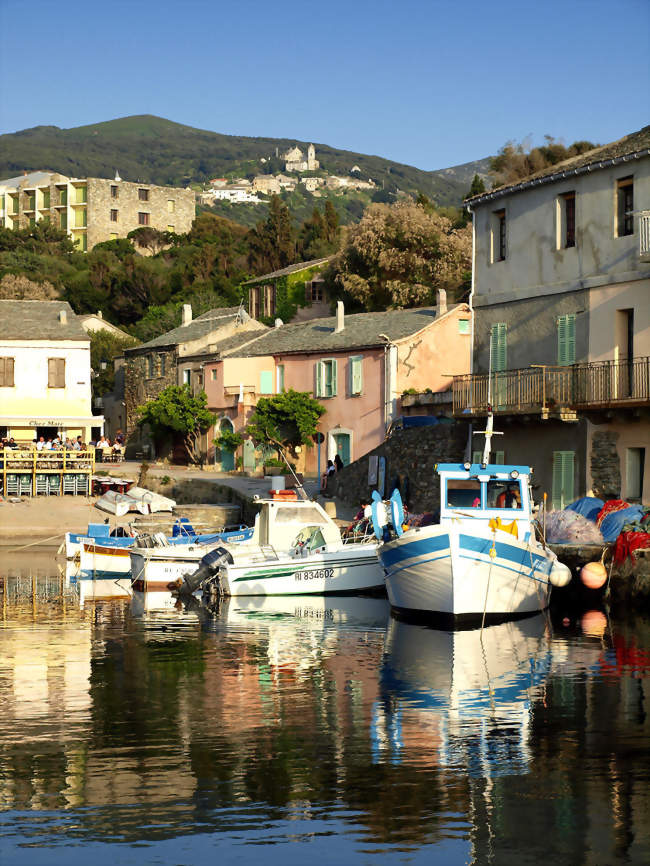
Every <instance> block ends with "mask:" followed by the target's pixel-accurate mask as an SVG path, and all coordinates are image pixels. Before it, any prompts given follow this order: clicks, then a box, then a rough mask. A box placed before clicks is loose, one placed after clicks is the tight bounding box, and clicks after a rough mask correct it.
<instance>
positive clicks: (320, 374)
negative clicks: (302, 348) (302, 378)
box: [316, 361, 325, 397]
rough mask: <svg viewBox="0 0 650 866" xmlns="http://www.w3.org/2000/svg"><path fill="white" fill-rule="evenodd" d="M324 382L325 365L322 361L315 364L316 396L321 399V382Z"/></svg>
mask: <svg viewBox="0 0 650 866" xmlns="http://www.w3.org/2000/svg"><path fill="white" fill-rule="evenodd" d="M324 380H325V365H324V363H323V361H317V362H316V396H317V397H323V396H324V395H323V382H324Z"/></svg>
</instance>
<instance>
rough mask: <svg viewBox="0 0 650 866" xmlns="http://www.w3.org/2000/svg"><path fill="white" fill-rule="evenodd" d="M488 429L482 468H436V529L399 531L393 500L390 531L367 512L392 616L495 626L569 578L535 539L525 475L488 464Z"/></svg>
mask: <svg viewBox="0 0 650 866" xmlns="http://www.w3.org/2000/svg"><path fill="white" fill-rule="evenodd" d="M491 422H492V417H491V416H490V417H489V419H488V429H487V430H486V431H485V433H486V446H485V451H484V454H483V462H481V463H474V464H470V463H445V464H439V465H438V467H437V472H438V476H439V478H440V522H439V523H438V524H437V525H434V526H427V527H421V528H420V527H415V528H411V529H408V530H406V531H404V530H403V528H402V518H403V512H401V500H400V499H399V493H397V494H396V495H394V496H393V498H392V499H393V501H392V502H391V505H390V511H391V515H392V517H391V521H390V523H392V527H390V525H389V522H388V521H386V525H385V526H382V525H381V523H382V520H381V519H380V518H379V517H378V513H379V509H378V508H377V504H376V503H375V506H373V508H374V514H375V518H374V521H375V525H376V526H375V531H376V533H377V534H378V536H379V535H382V537H384V538H385V541H384V543H383V544H382V545H381V546H380V548H379V558H380V560H381V563H382V565H383V567H384V570H385V573H386V589H387V591H388V598H389V601H390V603H391V605H392V606H393V608H395V609H396V610H398V611H402V612H405V613H410V614H421V615H426V616H433V615H436V614H437V615H442V616H445V617H448V618H451V619H453V620H454V621H455V622H462V621H465V620H476V619H480V620H481V621H482V622H495V621H499V620H504V619H508V618H512V617H517V616H523V615H527V614H532V613H536V612H539V611H541V610H544V608H546V607H547V606H548V603H549V597H550V590H551V585H556V586H564V585H565V584H566V583H568V582H569V580H570V579H571V572H570V571H569V569H568V568H567V567H566V566H565V565H562V564H561V563H560V562H558V560H557V557H556V556H555V554H554V553H553V551H552V550H550V548H548V547H547V546H546V545H545V544H544V543H543V542H542V541H538V540H537V538H536V535H535V526H534V521H533V515H532V508H533V502H532V497H531V492H530V484H529V481H530V474H531V469H530V468H529V467H528V466H514V465H501V464H490V463H489V453H490V448H489V440H490V436H492V435H493V433H492V426H491ZM376 498H378V497H376Z"/></svg>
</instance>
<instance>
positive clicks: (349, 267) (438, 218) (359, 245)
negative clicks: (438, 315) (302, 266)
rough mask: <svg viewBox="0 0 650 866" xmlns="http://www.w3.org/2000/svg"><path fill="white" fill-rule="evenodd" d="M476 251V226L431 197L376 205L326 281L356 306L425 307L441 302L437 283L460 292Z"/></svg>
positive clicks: (353, 231) (356, 228)
mask: <svg viewBox="0 0 650 866" xmlns="http://www.w3.org/2000/svg"><path fill="white" fill-rule="evenodd" d="M471 252H472V238H471V231H470V230H469V229H468V228H456V227H455V224H454V223H453V222H452V220H450V219H449V217H447V216H445V215H443V214H441V213H440V211H438V210H436V209H435V208H432V207H431V205H430V203H428V202H423V203H422V204H418V203H416V202H414V201H412V200H411V199H404V200H401V201H399V202H396V203H395V204H392V205H385V204H373V205H370V207H368V208H367V209H366V212H365V213H364V215H363V218H362V219H361V222H360V223H359V224H358V225H357V226H354V227H353V228H351V229H350V231H349V232H348V236H347V239H346V242H345V245H344V247H343V249H342V250H341V252H340V254H339V255H338V256H337V258H336V260H335V262H334V264H333V266H332V267H331V268H330V269H329V271H328V272H327V275H326V280H327V282H328V284H329V287H330V289H331V290H332V291H333V293H334V294H335V295H336V294H338V295H339V296H342V297H343V298H344V299H346V300H347V302H348V303H349V304H350V305H351V306H352V308H356V309H361V310H369V311H372V310H385V309H387V308H389V307H397V308H403V307H415V306H421V305H423V304H429V303H434V302H435V290H436V289H437V288H444V289H446V290H447V291H448V292H450V293H451V294H452V295H454V294H456V293H457V291H458V289H459V288H460V287H461V286H463V284H464V279H465V274H466V272H467V271H468V270H470V269H471Z"/></svg>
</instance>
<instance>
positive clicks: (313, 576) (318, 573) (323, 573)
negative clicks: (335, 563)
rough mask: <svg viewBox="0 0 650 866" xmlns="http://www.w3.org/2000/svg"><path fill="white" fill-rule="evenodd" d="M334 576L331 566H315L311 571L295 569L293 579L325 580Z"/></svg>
mask: <svg viewBox="0 0 650 866" xmlns="http://www.w3.org/2000/svg"><path fill="white" fill-rule="evenodd" d="M328 577H334V569H333V568H315V569H314V570H313V571H296V572H295V574H294V576H293V579H294V580H296V581H298V580H326V579H327V578H328Z"/></svg>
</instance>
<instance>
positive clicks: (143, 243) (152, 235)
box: [127, 226, 178, 256]
mask: <svg viewBox="0 0 650 866" xmlns="http://www.w3.org/2000/svg"><path fill="white" fill-rule="evenodd" d="M177 237H178V235H174V234H173V232H161V231H159V230H158V229H155V228H154V227H153V226H140V227H139V228H137V229H133V231H132V232H129V233H128V235H127V238H128V239H129V240H132V241H133V243H134V244H135V245H136V246H137V247H140V249H143V250H149V252H150V253H151V255H153V256H155V255H156V254H157V253H159V252H160V251H161V250H164V249H165V247H168V246H169V245H170V244H171V243H172V240H173V239H174V238H177Z"/></svg>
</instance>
